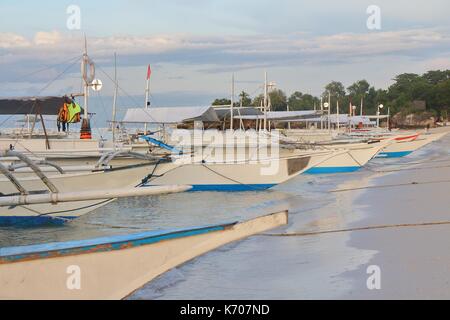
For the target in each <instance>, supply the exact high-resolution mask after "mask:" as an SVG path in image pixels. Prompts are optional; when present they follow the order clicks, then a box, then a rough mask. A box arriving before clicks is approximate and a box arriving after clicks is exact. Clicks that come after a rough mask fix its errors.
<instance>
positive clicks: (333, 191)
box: [329, 180, 450, 193]
mask: <svg viewBox="0 0 450 320" xmlns="http://www.w3.org/2000/svg"><path fill="white" fill-rule="evenodd" d="M434 183H450V180H436V181H423V182H416V181H413V182H407V183H398V184H385V185H380V186H366V187H357V188H348V189H336V190H330V191H329V192H330V193H337V192H345V191H354V190H364V189H381V188H392V187H401V186H411V185H422V184H434Z"/></svg>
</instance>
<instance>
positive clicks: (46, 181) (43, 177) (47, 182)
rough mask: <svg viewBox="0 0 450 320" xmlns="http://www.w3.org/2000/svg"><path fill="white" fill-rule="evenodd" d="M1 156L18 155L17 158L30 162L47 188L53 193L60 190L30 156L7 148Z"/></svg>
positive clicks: (30, 165)
mask: <svg viewBox="0 0 450 320" xmlns="http://www.w3.org/2000/svg"><path fill="white" fill-rule="evenodd" d="M0 156H3V157H17V158H19V159H20V160H21V161H23V162H25V163H26V164H28V166H29V167H30V168H31V169H32V170H33V172H34V173H35V174H36V175H37V176H38V177H39V178H40V179H41V180H42V182H43V183H44V184H45V185H46V186H47V188H48V189H49V190H50V191H51V192H53V193H58V192H59V191H58V189H57V188H56V187H55V185H54V184H53V183H52V182H51V181H50V180H49V179H48V178H47V176H46V175H45V174H44V173H43V172H42V171H41V169H39V167H38V166H37V165H36V164H35V163H34V162H33V160H31V159H30V158H28V157H27V156H26V155H24V154H23V153H21V152H17V151H14V150H5V151H3V152H2V153H1V154H0Z"/></svg>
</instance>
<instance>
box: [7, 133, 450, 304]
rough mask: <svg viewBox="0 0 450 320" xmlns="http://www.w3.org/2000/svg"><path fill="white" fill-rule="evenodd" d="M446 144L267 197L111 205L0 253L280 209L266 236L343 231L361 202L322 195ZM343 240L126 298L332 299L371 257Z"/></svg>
mask: <svg viewBox="0 0 450 320" xmlns="http://www.w3.org/2000/svg"><path fill="white" fill-rule="evenodd" d="M449 141H450V140H449V137H447V138H446V141H445V143H447V144H446V146H447V149H445V148H444V149H443V148H442V143H440V142H438V143H436V144H432V145H430V146H427V147H425V148H424V149H422V150H419V151H417V152H415V153H414V154H412V155H411V156H409V157H406V158H403V159H383V160H382V159H375V160H373V161H371V163H370V165H369V168H368V169H363V170H361V171H359V172H355V173H350V174H338V175H315V176H309V175H301V176H298V177H296V178H295V179H292V180H291V181H288V182H286V183H284V184H282V185H279V186H277V187H275V188H273V189H272V190H267V191H258V192H232V193H222V192H203V193H181V194H172V195H162V196H152V197H146V198H130V199H121V200H118V201H116V202H113V203H111V204H109V205H107V206H105V207H103V208H100V209H98V210H96V211H94V212H92V213H91V214H88V215H86V216H83V217H81V218H80V219H78V220H77V221H76V222H72V223H69V224H67V225H64V226H58V227H40V228H28V229H17V228H0V247H5V246H14V245H25V244H33V243H43V242H51V241H64V240H73V239H83V238H90V237H96V236H103V235H112V234H123V233H132V232H139V231H142V230H154V229H170V228H176V227H187V226H198V225H208V224H214V223H223V222H231V221H236V220H244V219H247V218H250V217H255V216H258V215H263V214H267V213H271V212H275V211H278V210H282V209H289V211H290V222H289V225H288V226H287V227H284V228H281V229H280V230H276V231H275V232H301V231H310V230H318V229H324V228H325V229H327V228H336V227H343V226H346V225H348V224H350V223H351V222H353V221H355V220H357V219H360V218H361V217H360V216H357V215H356V214H355V211H356V210H355V209H356V207H355V204H354V201H353V200H354V197H355V196H360V197H361V196H363V194H364V193H363V192H355V193H351V194H348V193H347V194H335V193H330V192H328V191H329V190H332V189H336V188H338V186H343V185H344V186H351V185H353V184H354V183H361V182H364V181H368V182H369V181H370V180H371V179H372V178H373V177H375V176H379V175H380V174H379V173H376V172H374V171H375V170H377V169H381V168H386V165H389V168H390V169H392V168H402V167H404V164H405V163H407V162H416V161H419V160H420V161H423V160H426V159H432V158H433V157H436V156H442V155H447V156H448V152H449V151H448V150H449V149H448V143H449ZM443 150H444V151H443ZM443 153H444V154H443ZM360 206H362V205H360ZM348 237H349V236H348V234H345V233H343V234H335V235H333V236H332V237H330V236H327V235H323V236H317V237H264V236H255V237H251V238H249V239H246V240H243V241H240V242H237V243H233V244H230V245H227V246H224V247H222V248H220V249H218V250H216V251H213V252H211V253H208V254H206V255H204V256H202V257H199V258H197V259H194V260H193V261H191V262H188V263H186V264H184V265H183V266H180V267H179V268H176V269H174V270H172V271H170V272H168V273H166V274H164V275H162V276H161V277H159V278H157V279H156V280H154V281H153V282H151V283H149V284H147V285H146V286H145V287H143V288H142V289H140V290H138V291H137V292H136V293H135V294H133V296H131V297H130V298H131V299H158V298H159V299H259V298H260V299H292V298H333V297H339V296H340V294H341V293H342V291H343V290H348V289H349V288H350V287H351V285H352V284H351V282H350V281H349V280H348V279H346V278H345V277H341V276H340V275H341V274H342V273H343V272H346V271H351V270H353V269H355V268H356V267H357V266H359V265H361V264H362V263H364V262H366V261H368V260H369V259H370V258H371V257H372V256H373V254H374V253H373V252H372V251H364V250H360V249H355V248H353V247H351V246H348V245H347V242H348V240H349V238H348ZM343 257H345V259H343ZM344 261H345V262H344Z"/></svg>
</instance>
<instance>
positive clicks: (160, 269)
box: [0, 211, 288, 300]
mask: <svg viewBox="0 0 450 320" xmlns="http://www.w3.org/2000/svg"><path fill="white" fill-rule="evenodd" d="M287 222H288V213H287V211H282V212H277V213H274V214H270V215H266V216H262V217H257V218H254V219H251V220H248V221H244V222H232V223H224V224H217V225H211V226H202V227H192V228H183V229H175V230H162V231H161V230H160V231H145V232H141V233H137V234H128V235H120V236H110V237H102V238H96V239H86V240H78V241H68V242H58V243H46V244H37V245H30V246H21V247H9V248H0V299H39V300H42V299H58V300H60V299H123V298H126V297H127V296H129V295H130V294H131V293H133V292H134V291H135V290H137V289H139V288H140V287H142V286H143V285H145V284H146V283H147V282H149V281H151V280H152V279H154V278H156V277H157V276H159V275H160V274H162V273H164V272H166V271H168V270H170V269H172V268H174V267H176V266H178V265H180V264H182V263H184V262H186V261H189V260H191V259H193V258H195V257H197V256H199V255H202V254H204V253H206V252H208V251H211V250H214V249H216V248H218V247H220V246H222V245H225V244H227V243H230V242H233V241H237V240H240V239H244V238H247V237H249V236H252V235H254V234H258V233H261V232H264V231H267V230H270V229H273V228H276V227H279V226H283V225H286V224H287Z"/></svg>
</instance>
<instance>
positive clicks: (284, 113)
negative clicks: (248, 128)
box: [234, 110, 321, 121]
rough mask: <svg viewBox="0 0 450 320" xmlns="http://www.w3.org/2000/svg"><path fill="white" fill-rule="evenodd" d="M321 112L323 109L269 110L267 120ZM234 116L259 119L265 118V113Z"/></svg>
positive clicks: (289, 118)
mask: <svg viewBox="0 0 450 320" xmlns="http://www.w3.org/2000/svg"><path fill="white" fill-rule="evenodd" d="M320 114H321V111H315V110H300V111H269V112H267V120H273V121H285V120H295V119H302V118H308V117H312V116H317V115H320ZM234 117H235V118H237V119H242V120H257V119H263V118H265V117H264V114H263V113H262V112H261V113H260V114H255V115H236V116H234Z"/></svg>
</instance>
